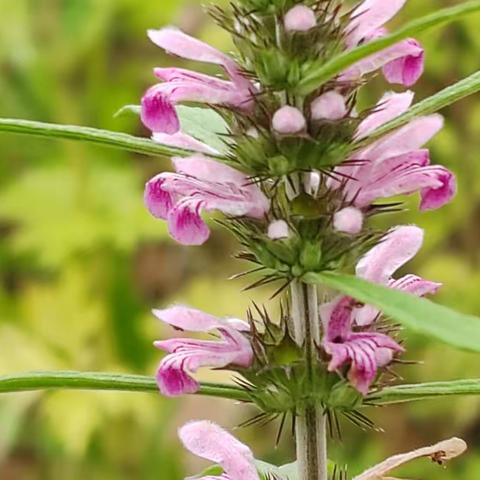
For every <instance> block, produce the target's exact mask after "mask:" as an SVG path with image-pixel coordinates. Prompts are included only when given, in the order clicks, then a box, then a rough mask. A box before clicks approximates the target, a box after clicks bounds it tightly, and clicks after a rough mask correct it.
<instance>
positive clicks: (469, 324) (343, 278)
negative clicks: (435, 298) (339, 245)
mask: <svg viewBox="0 0 480 480" xmlns="http://www.w3.org/2000/svg"><path fill="white" fill-rule="evenodd" d="M304 280H305V281H306V282H308V283H320V284H324V285H327V286H328V287H331V288H334V289H336V290H339V291H340V292H342V293H344V294H346V295H349V296H351V297H353V298H356V299H357V300H360V301H361V302H363V303H366V304H370V305H374V306H375V307H377V308H379V309H380V310H382V311H383V312H384V313H385V315H387V316H389V317H391V318H393V319H394V320H396V321H397V322H399V323H401V324H403V325H405V326H406V327H408V328H410V329H412V330H414V331H416V332H419V333H422V334H424V335H428V336H429V337H432V338H436V339H438V340H441V341H443V342H445V343H447V344H449V345H452V346H454V347H457V348H460V349H463V350H469V351H472V352H480V318H477V317H475V316H472V315H465V314H462V313H458V312H456V311H454V310H451V309H449V308H447V307H444V306H442V305H438V304H436V303H433V302H431V301H430V300H427V299H424V298H418V297H415V296H414V295H410V294H407V293H404V292H401V291H399V290H394V289H392V288H387V287H384V286H382V285H377V284H374V283H370V282H367V281H366V280H363V279H361V278H358V277H355V276H352V275H342V274H337V273H331V272H325V273H309V274H307V275H306V276H305V278H304Z"/></svg>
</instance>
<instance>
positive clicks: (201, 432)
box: [178, 421, 259, 480]
mask: <svg viewBox="0 0 480 480" xmlns="http://www.w3.org/2000/svg"><path fill="white" fill-rule="evenodd" d="M178 434H179V437H180V439H181V441H182V443H183V444H184V445H185V447H186V448H187V449H188V450H190V452H192V453H193V454H194V455H197V456H199V457H201V458H205V459H207V460H210V461H212V462H215V463H216V464H218V465H220V466H221V467H222V469H223V473H222V475H220V476H211V475H209V476H208V477H200V479H203V480H259V475H258V473H257V470H256V468H255V463H254V462H255V459H254V457H253V454H252V452H251V450H250V449H249V448H248V447H247V446H246V445H244V444H243V443H241V442H239V441H238V440H237V439H236V438H235V437H233V436H232V435H230V434H229V433H228V432H226V431H225V430H223V429H222V428H220V427H219V426H218V425H215V424H214V423H212V422H208V421H197V422H191V423H187V424H186V425H184V426H183V427H182V428H181V429H180V430H179V432H178ZM200 479H199V480H200Z"/></svg>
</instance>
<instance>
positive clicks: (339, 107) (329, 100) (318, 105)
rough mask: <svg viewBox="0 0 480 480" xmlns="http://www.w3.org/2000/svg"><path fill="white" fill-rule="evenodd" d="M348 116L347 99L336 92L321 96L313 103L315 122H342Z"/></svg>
mask: <svg viewBox="0 0 480 480" xmlns="http://www.w3.org/2000/svg"><path fill="white" fill-rule="evenodd" d="M346 115H347V105H346V104H345V99H344V98H343V96H342V95H340V94H339V93H338V92H336V91H335V90H331V91H330V92H326V93H324V94H323V95H320V97H318V98H316V99H315V100H314V101H313V102H312V119H313V120H340V119H341V118H344V117H345V116H346Z"/></svg>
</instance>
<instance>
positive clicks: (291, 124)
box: [272, 105, 307, 135]
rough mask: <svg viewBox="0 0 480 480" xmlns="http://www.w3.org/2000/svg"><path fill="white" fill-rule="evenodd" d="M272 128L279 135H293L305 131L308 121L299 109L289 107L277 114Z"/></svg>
mask: <svg viewBox="0 0 480 480" xmlns="http://www.w3.org/2000/svg"><path fill="white" fill-rule="evenodd" d="M272 126H273V129H274V130H275V131H276V132H277V133H281V134H282V135H292V134H294V133H300V132H301V131H303V130H305V128H306V126H307V121H306V120H305V117H304V116H303V113H302V112H301V111H300V110H299V109H298V108H295V107H290V106H288V105H287V106H285V107H282V108H280V109H279V110H277V111H276V112H275V115H274V116H273V121H272Z"/></svg>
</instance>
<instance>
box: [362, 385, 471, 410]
mask: <svg viewBox="0 0 480 480" xmlns="http://www.w3.org/2000/svg"><path fill="white" fill-rule="evenodd" d="M459 395H480V379H472V380H454V381H450V382H430V383H419V384H416V385H397V386H394V387H387V388H385V389H383V390H381V391H380V392H376V393H373V394H371V395H369V396H368V397H367V400H366V401H367V403H368V404H374V405H392V404H396V403H405V402H413V401H417V400H428V399H433V398H437V397H445V396H459Z"/></svg>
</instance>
